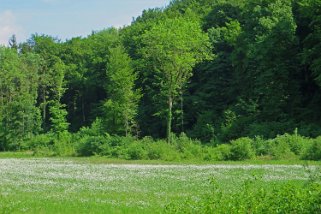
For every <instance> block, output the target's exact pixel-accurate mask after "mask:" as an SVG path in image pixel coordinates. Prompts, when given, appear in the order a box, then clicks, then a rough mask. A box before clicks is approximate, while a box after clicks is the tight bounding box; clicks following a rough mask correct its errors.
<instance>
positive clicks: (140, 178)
mask: <svg viewBox="0 0 321 214" xmlns="http://www.w3.org/2000/svg"><path fill="white" fill-rule="evenodd" d="M98 162H99V161H98ZM99 163H100V164H96V160H95V159H93V160H92V161H91V160H88V159H53V158H51V159H44V158H39V159H36V158H27V159H21V158H18V159H17V158H2V159H0V172H1V173H0V180H1V183H0V193H1V194H0V202H1V203H0V213H1V212H4V213H155V212H156V213H162V212H164V211H165V210H166V207H168V205H171V206H172V205H175V206H176V205H181V204H183V203H184V202H185V201H186V200H192V201H198V200H200V199H201V198H202V197H203V196H204V194H211V189H212V183H211V181H213V180H215V182H216V183H218V184H219V185H221V186H223V187H224V190H226V191H227V192H237V191H239V190H240V189H241V188H242V186H243V183H244V182H246V181H248V180H251V179H253V178H257V177H260V179H261V181H262V182H260V183H258V185H260V186H261V187H268V186H269V185H282V184H284V183H285V182H292V183H293V184H297V185H301V184H304V183H305V182H307V181H308V180H309V177H310V176H311V172H314V171H315V170H316V169H317V168H318V167H316V166H309V167H308V168H307V167H303V166H301V165H277V164H273V165H272V164H270V165H256V164H240V163H234V164H218V165H187V164H185V165H177V164H171V165H166V164H158V165H156V164H147V163H144V164H134V163H131V164H125V163H122V164H115V163H114V164H102V162H99ZM127 163H128V162H127ZM172 211H173V210H172ZM170 212H171V210H170Z"/></svg>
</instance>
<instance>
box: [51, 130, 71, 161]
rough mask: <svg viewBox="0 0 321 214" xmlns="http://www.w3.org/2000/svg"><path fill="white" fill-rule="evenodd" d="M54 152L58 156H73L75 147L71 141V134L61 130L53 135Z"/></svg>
mask: <svg viewBox="0 0 321 214" xmlns="http://www.w3.org/2000/svg"><path fill="white" fill-rule="evenodd" d="M53 149H54V152H55V155H58V156H74V155H75V154H76V148H75V145H74V141H73V135H72V134H70V133H69V132H61V133H59V134H58V135H56V136H55V139H54V148H53Z"/></svg>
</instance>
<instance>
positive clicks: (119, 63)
mask: <svg viewBox="0 0 321 214" xmlns="http://www.w3.org/2000/svg"><path fill="white" fill-rule="evenodd" d="M107 79H108V81H107V83H108V84H107V86H106V90H107V94H108V96H109V98H108V99H107V100H106V102H105V104H104V107H105V119H106V125H107V129H108V131H110V132H112V133H118V134H125V135H126V136H128V135H129V134H130V133H131V132H132V129H133V128H134V127H135V126H136V122H135V118H136V116H137V109H138V102H139V99H140V92H139V90H136V89H135V81H136V79H137V75H136V73H135V72H134V70H133V68H132V66H131V59H130V57H129V56H128V55H127V54H126V52H125V49H124V48H123V47H122V46H117V47H115V48H111V49H110V53H109V56H108V63H107Z"/></svg>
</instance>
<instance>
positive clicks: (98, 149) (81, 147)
mask: <svg viewBox="0 0 321 214" xmlns="http://www.w3.org/2000/svg"><path fill="white" fill-rule="evenodd" d="M104 144H107V139H106V138H105V137H104V136H83V137H82V138H81V139H79V142H78V146H77V148H76V151H77V154H78V155H80V156H92V155H98V154H100V153H102V151H103V149H106V148H105V147H103V145H104Z"/></svg>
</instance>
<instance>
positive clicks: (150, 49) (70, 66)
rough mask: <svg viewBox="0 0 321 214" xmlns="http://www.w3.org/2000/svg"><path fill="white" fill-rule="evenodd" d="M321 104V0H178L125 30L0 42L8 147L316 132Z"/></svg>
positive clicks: (1, 138)
mask: <svg viewBox="0 0 321 214" xmlns="http://www.w3.org/2000/svg"><path fill="white" fill-rule="evenodd" d="M320 106H321V0H246V1H245V0H174V1H172V2H171V3H170V4H169V6H167V7H166V8H156V9H149V10H145V11H143V13H142V15H141V16H139V17H137V18H135V19H134V20H133V21H132V23H131V25H130V26H125V27H123V28H120V29H115V28H110V29H105V30H102V31H97V32H93V33H92V34H91V35H89V36H88V37H86V38H82V37H78V38H73V39H70V40H67V41H60V40H59V39H57V38H53V37H51V36H48V35H38V34H34V35H32V36H31V37H30V39H29V40H28V41H26V42H24V43H21V44H17V42H16V39H15V36H12V38H11V39H10V41H9V46H8V47H0V150H16V149H21V148H26V147H28V146H26V145H27V143H26V142H30V141H33V140H32V139H34V138H38V140H37V142H40V141H41V139H43V140H42V141H44V142H43V143H44V144H45V143H46V139H47V138H46V135H48V136H51V138H52V136H55V138H58V139H59V138H61V139H63V138H64V137H63V136H67V135H68V138H72V137H70V136H73V135H78V137H79V135H80V136H82V135H83V134H84V133H85V134H88V133H90V132H95V134H93V135H96V136H107V135H108V136H119V137H122V136H123V137H130V136H131V137H132V138H134V139H145V138H146V136H151V137H152V138H154V139H165V138H166V139H167V142H168V143H172V142H173V141H175V139H177V136H179V135H180V136H182V135H183V137H184V138H186V136H188V138H191V139H195V140H199V141H200V142H201V143H202V144H215V145H216V144H222V143H229V142H230V141H231V140H235V139H237V138H240V137H245V136H247V137H249V138H255V137H256V138H257V137H258V136H260V137H261V138H262V139H270V138H275V137H276V136H278V135H281V134H284V133H293V132H295V134H296V135H298V134H299V135H301V136H306V137H312V138H315V137H317V136H319V135H321V111H320ZM93 130H94V131H93ZM181 133H185V134H181ZM39 136H40V137H39ZM144 137H145V138H144ZM39 138H40V140H39ZM47 143H48V142H47ZM48 144H50V143H48ZM28 145H29V144H28ZM320 146H321V144H320Z"/></svg>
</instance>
